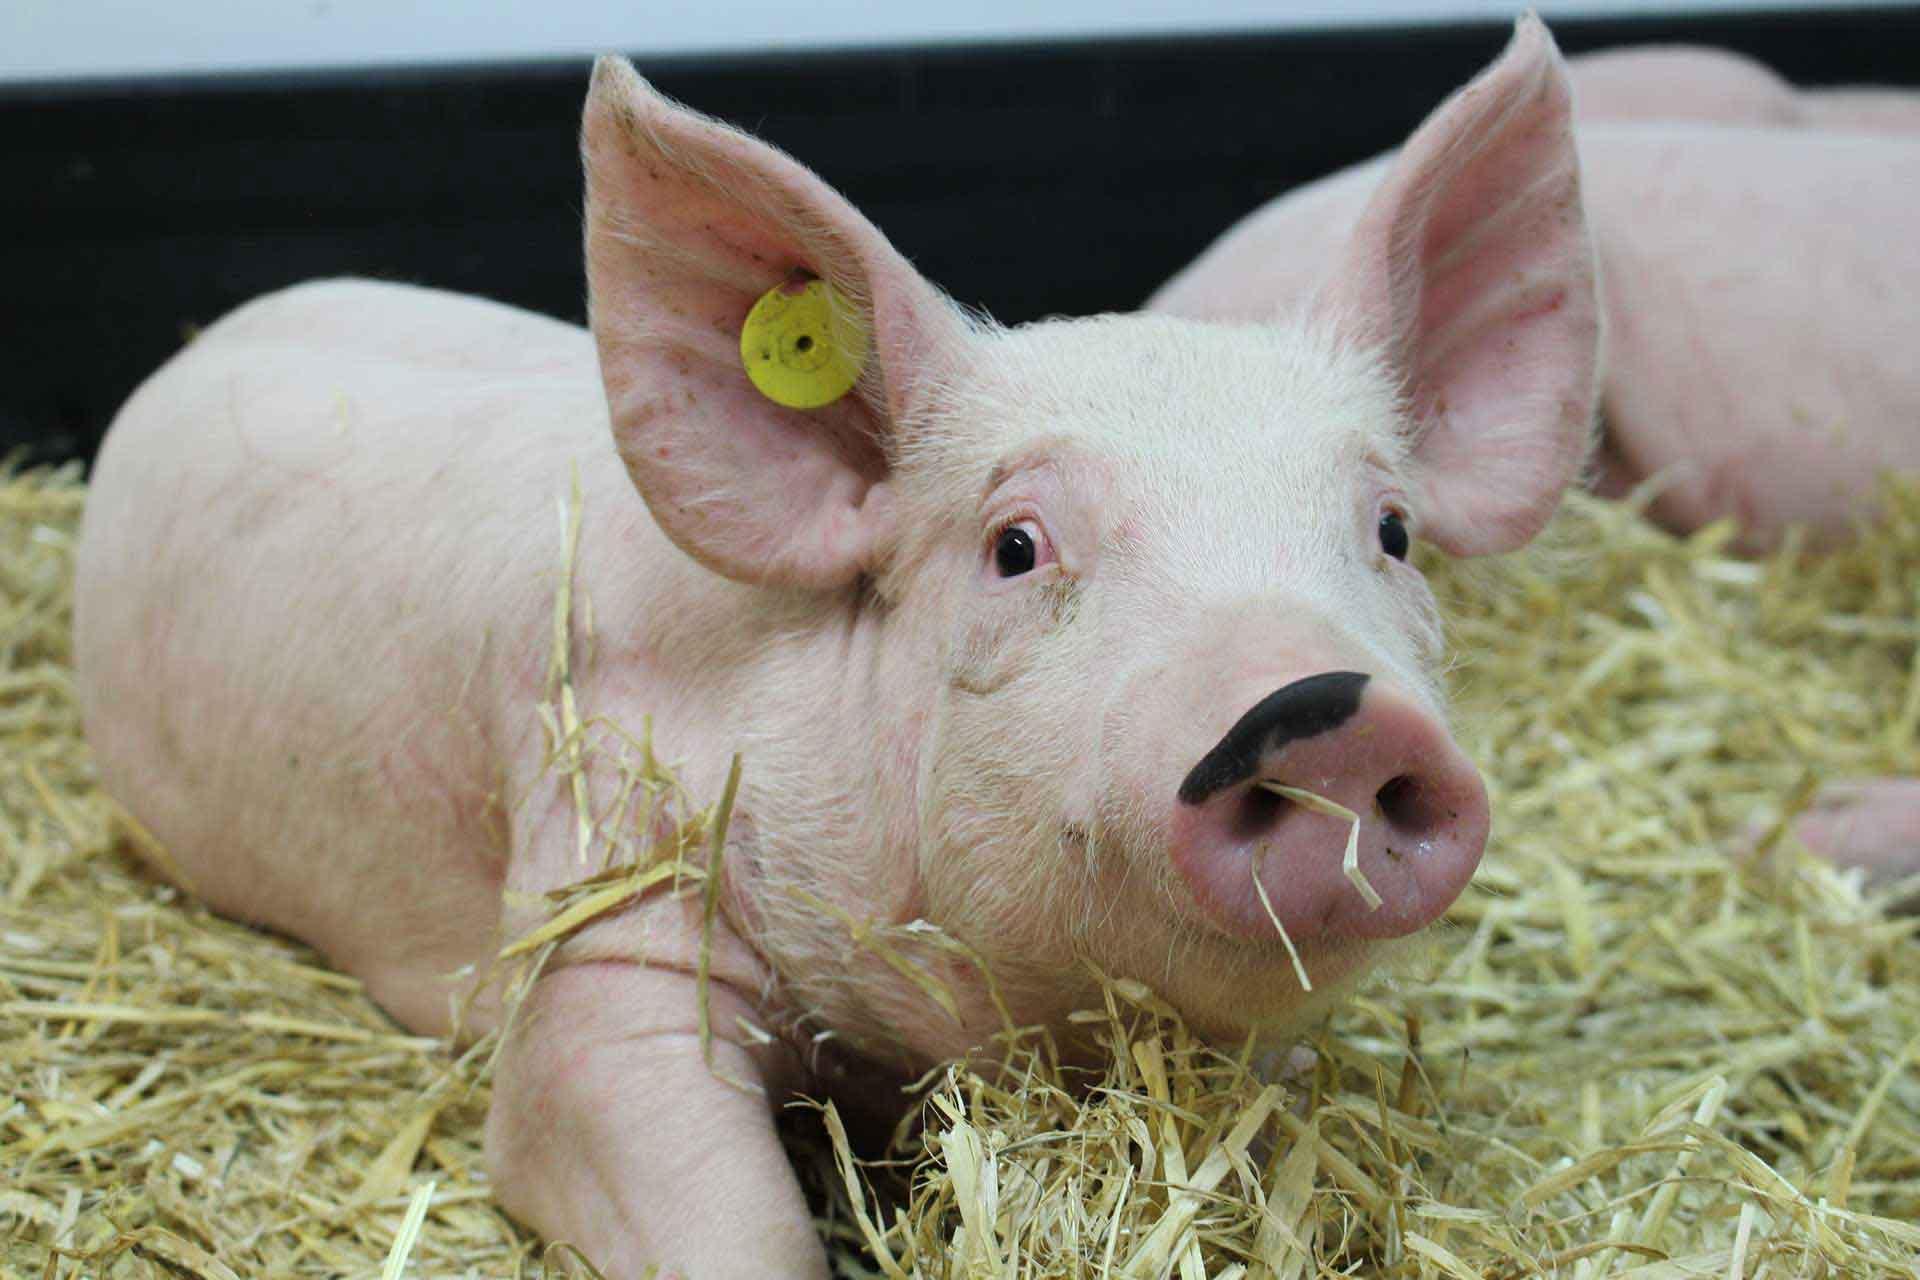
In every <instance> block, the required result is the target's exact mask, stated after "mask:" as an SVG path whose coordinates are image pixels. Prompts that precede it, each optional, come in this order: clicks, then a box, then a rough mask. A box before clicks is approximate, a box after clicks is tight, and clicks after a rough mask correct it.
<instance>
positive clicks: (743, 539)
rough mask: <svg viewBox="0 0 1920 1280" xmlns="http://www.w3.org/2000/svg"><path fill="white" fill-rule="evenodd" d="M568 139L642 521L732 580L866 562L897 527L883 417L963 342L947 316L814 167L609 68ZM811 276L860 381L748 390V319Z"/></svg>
mask: <svg viewBox="0 0 1920 1280" xmlns="http://www.w3.org/2000/svg"><path fill="white" fill-rule="evenodd" d="M581 146H582V151H583V153H584V158H585V162H586V170H587V219H586V258H587V283H588V288H589V293H590V297H591V312H592V326H593V333H594V340H595V343H596V344H597V346H598V348H599V354H600V371H601V378H602V381H603V382H604V383H605V386H606V393H607V403H608V408H609V411H610V413H611V417H612V425H613V434H614V441H615V444H616V445H617V447H618V449H619V451H620V456H621V458H622V459H623V460H624V461H625V463H626V466H627V470H628V472H629V473H630V474H631V475H632V477H633V482H634V484H635V485H636V486H637V487H638V488H639V490H640V493H641V495H642V496H643V497H644V498H645V499H646V502H647V506H648V508H649V509H650V510H651V511H652V513H653V517H654V519H655V521H656V522H657V523H658V524H659V525H660V527H661V529H663V530H664V531H665V532H666V534H667V536H668V537H670V538H672V539H673V541H674V542H675V543H676V544H677V545H678V546H679V547H680V548H681V549H682V550H684V551H685V552H687V554H689V555H691V556H692V557H694V559H696V560H698V561H700V562H701V563H702V564H704V565H706V566H707V567H708V568H710V569H712V570H714V571H715V572H716V573H721V574H724V575H726V576H727V577H729V578H734V579H738V580H740V581H742V582H751V583H760V584H766V585H778V586H792V587H808V588H815V589H830V588H835V587H841V586H845V585H847V584H849V583H852V582H854V581H855V580H856V579H857V578H859V577H860V576H861V575H862V574H863V573H866V572H869V571H871V570H873V569H874V568H876V567H877V566H878V564H879V562H880V561H881V560H883V559H884V558H885V555H886V553H887V549H888V547H889V545H890V544H891V543H892V541H893V539H894V536H895V529H894V522H895V518H896V517H895V512H894V506H893V501H892V494H893V487H892V486H891V485H890V484H889V483H888V477H889V458H890V457H891V456H893V454H894V451H895V436H896V427H897V424H898V423H899V422H900V421H901V420H902V418H903V417H904V416H906V414H907V408H908V406H909V405H911V404H912V403H914V402H915V400H916V386H917V384H918V385H925V384H926V380H927V379H928V378H937V377H939V371H940V370H941V368H942V367H943V365H944V362H945V361H946V360H947V359H949V358H951V357H952V356H953V355H954V354H955V352H956V349H957V348H958V347H959V346H960V345H961V344H962V343H963V342H964V341H965V334H966V329H965V322H964V321H963V320H962V318H961V316H960V313H959V312H958V310H957V309H956V308H954V307H953V306H952V305H951V304H950V303H948V302H947V301H946V299H945V298H943V297H942V296H941V295H940V294H939V292H938V291H937V290H935V289H934V288H933V287H932V286H931V285H929V284H928V283H927V282H926V281H925V280H924V279H922V278H921V277H920V275H919V274H918V273H917V272H915V271H914V269H913V268H912V267H911V266H910V265H908V263H907V262H906V261H905V259H903V258H902V257H901V256H900V255H899V254H898V253H897V252H895V251H894V249H893V247H892V246H891V245H889V244H888V243H887V241H886V239H885V238H884V237H883V236H882V235H881V234H880V233H879V231H877V230H876V229H875V228H874V227H873V226H872V225H871V224H869V223H868V222H867V221H866V220H865V219H863V218H862V217H861V216H860V214H859V213H858V212H856V211H855V210H854V208H853V207H852V206H851V205H849V204H848V203H847V202H846V201H845V200H844V199H842V198H841V197H840V196H839V195H837V194H836V193H835V192H833V191H832V190H831V189H830V188H829V187H827V185H826V184H825V183H823V182H822V181H820V179H819V178H817V177H815V176H814V175H813V174H812V173H810V172H809V171H808V170H807V169H805V168H804V167H803V166H801V165H799V164H798V163H796V162H795V161H793V160H792V159H790V158H788V157H787V156H785V155H783V154H781V153H780V152H778V151H775V150H774V149H773V148H771V147H768V146H766V145H764V144H762V143H760V142H757V141H755V140H754V139H752V138H749V137H747V136H746V135H745V134H742V133H739V132H737V131H735V130H733V129H731V128H729V127H727V126H726V125H723V124H720V123H718V122H717V121H713V120H709V119H707V118H705V117H703V116H700V115H697V114H695V113H693V112H691V111H688V110H686V109H685V108H682V107H679V106H676V105H675V104H673V103H671V102H668V101H667V100H666V99H664V98H662V97H661V96H660V95H659V94H657V93H655V92H654V91H653V89H652V88H651V87H649V86H648V85H647V84H646V82H645V81H643V80H642V79H641V78H640V77H639V75H638V74H636V73H635V71H634V70H633V68H632V66H631V65H629V64H628V63H627V62H626V61H625V60H624V59H617V58H603V59H601V60H600V62H599V63H598V64H597V65H596V66H595V67H594V73H593V87H592V90H591V92H590V93H589V95H588V99H587V109H586V119H585V122H584V125H583V128H582V143H581ZM811 280H818V281H820V282H822V284H823V285H824V290H823V291H822V296H824V297H826V298H827V299H828V300H829V302H828V305H830V306H831V308H833V313H834V315H835V317H836V319H835V322H834V323H833V324H832V325H831V326H829V328H828V330H827V331H826V332H825V333H824V334H823V340H824V341H826V342H828V343H831V342H832V341H833V340H834V338H833V335H834V334H840V335H843V337H842V339H841V341H842V344H843V345H845V344H847V343H848V342H851V343H852V344H853V345H855V346H858V347H860V348H863V350H860V351H856V352H854V353H853V354H852V356H851V357H850V359H851V361H852V366H851V367H853V368H858V369H859V376H858V379H857V381H854V383H853V385H852V386H851V388H850V389H847V390H845V391H844V393H841V387H843V386H844V385H845V380H843V381H842V382H841V384H840V385H838V386H834V385H829V386H826V388H825V390H824V391H820V390H819V389H818V388H806V387H803V388H802V390H801V393H800V394H798V395H795V394H789V393H788V392H787V391H783V390H781V389H780V388H778V387H775V389H774V390H773V391H772V392H771V393H770V392H768V391H763V390H761V389H760V387H759V386H758V385H757V384H756V382H755V381H754V380H753V379H750V378H749V376H748V374H747V371H746V368H745V366H744V365H743V357H742V352H741V334H742V329H743V326H745V325H746V323H747V317H748V313H749V312H750V311H752V309H753V307H754V304H755V303H756V302H758V301H759V300H760V299H761V298H762V297H764V296H766V295H767V294H768V293H769V291H771V290H776V289H779V288H780V287H781V286H782V285H783V284H784V285H786V287H787V289H788V290H790V291H798V290H799V289H800V287H801V286H802V284H803V283H805V282H807V281H811ZM763 314H764V313H763ZM847 334H852V335H856V337H855V338H853V339H847V338H845V337H844V335H847ZM796 346H797V349H798V350H799V352H800V353H801V354H802V355H803V356H820V355H822V354H823V353H822V352H821V351H820V349H819V347H818V346H816V345H815V340H814V339H813V338H811V337H805V338H804V340H803V339H796ZM824 355H826V356H828V357H833V358H839V357H842V356H845V355H846V353H845V352H838V351H828V352H825V353H824ZM848 378H849V379H851V372H850V371H849V374H848ZM803 381H805V379H804V378H803ZM829 381H830V380H829ZM813 391H818V394H810V392H813ZM776 397H778V398H776ZM822 398H825V400H826V402H825V403H821V404H814V405H813V406H812V407H793V403H792V402H794V401H796V400H797V401H800V402H803V403H804V402H807V401H818V400H820V399H822ZM782 401H785V402H786V403H783V402H782Z"/></svg>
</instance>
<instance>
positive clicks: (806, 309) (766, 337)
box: [740, 277, 867, 409]
mask: <svg viewBox="0 0 1920 1280" xmlns="http://www.w3.org/2000/svg"><path fill="white" fill-rule="evenodd" d="M740 363H741V364H743V365H745V366H746V369H747V376H748V377H749V378H751V379H753V385H754V386H756V387H758V388H760V394H761V395H763V396H765V397H766V398H767V399H769V400H771V401H773V402H774V403H775V404H783V405H785V406H786V407H787V408H789V409H818V408H820V407H821V406H822V405H828V404H832V403H833V402H834V401H835V400H838V399H839V398H840V397H841V396H844V395H845V394H847V392H849V391H851V390H853V384H854V383H856V382H858V381H859V380H860V371H861V370H862V369H864V368H866V366H867V331H866V327H865V326H864V325H862V324H861V323H860V319H859V317H858V316H856V315H855V314H854V311H853V308H852V307H850V306H848V305H846V303H845V302H844V301H843V300H842V299H841V298H840V296H839V295H838V294H836V293H835V292H834V291H833V290H832V289H831V288H830V287H828V285H827V282H826V281H824V280H804V282H803V279H802V278H800V277H796V278H794V279H790V280H785V281H782V282H781V283H779V284H777V285H775V286H773V288H771V289H769V290H767V291H766V292H765V293H764V294H762V295H760V301H758V302H756V303H754V304H753V310H751V311H749V312H747V321H746V323H745V324H743V325H741V326H740Z"/></svg>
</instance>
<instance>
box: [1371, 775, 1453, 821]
mask: <svg viewBox="0 0 1920 1280" xmlns="http://www.w3.org/2000/svg"><path fill="white" fill-rule="evenodd" d="M1373 802H1374V804H1375V805H1376V806H1377V807H1378V808H1379V810H1380V816H1381V817H1382V818H1385V819H1386V820H1387V825H1388V826H1390V827H1392V828H1394V829H1395V830H1397V831H1403V832H1405V833H1407V834H1408V835H1420V834H1424V833H1425V832H1428V831H1431V830H1432V829H1433V828H1435V827H1437V826H1440V825H1441V824H1442V823H1444V822H1445V821H1446V820H1447V814H1446V812H1445V811H1444V809H1443V808H1442V807H1441V805H1440V804H1439V803H1437V801H1436V799H1435V797H1434V796H1433V795H1432V794H1431V793H1430V792H1429V791H1428V790H1427V788H1425V787H1423V786H1422V785H1421V784H1420V780H1419V779H1418V778H1416V777H1414V776H1412V775H1411V774H1406V773H1403V774H1400V775H1398V776H1397V777H1393V778H1389V779H1388V780H1387V784H1386V785H1385V786H1383V787H1381V788H1380V790H1379V791H1377V792H1376V793H1374V797H1373Z"/></svg>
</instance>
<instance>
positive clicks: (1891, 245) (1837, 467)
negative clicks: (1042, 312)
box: [1149, 50, 1920, 546]
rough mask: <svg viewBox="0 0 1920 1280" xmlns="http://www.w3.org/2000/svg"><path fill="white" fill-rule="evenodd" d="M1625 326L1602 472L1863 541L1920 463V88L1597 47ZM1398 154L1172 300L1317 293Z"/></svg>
mask: <svg viewBox="0 0 1920 1280" xmlns="http://www.w3.org/2000/svg"><path fill="white" fill-rule="evenodd" d="M1571 71H1572V79H1573V84H1574V90H1575V102H1576V108H1577V120H1578V122H1579V126H1578V129H1577V138H1578V141H1579V148H1580V158H1581V171H1582V189H1583V192H1584V195H1585V199H1586V203H1587V208H1588V215H1589V219H1590V222H1591V225H1592V227H1593V234H1594V242H1595V248H1596V251H1597V254H1598V257H1599V263H1600V282H1601V296H1602V299H1603V305H1604V311H1605V316H1606V323H1607V344H1606V364H1605V382H1604V393H1603V398H1602V421H1603V424H1604V427H1605V435H1604V438H1603V442H1602V448H1601V454H1600V456H1599V459H1598V461H1599V464H1600V474H1599V477H1598V479H1599V482H1600V484H1601V485H1602V487H1603V489H1605V490H1606V491H1609V492H1614V493H1618V492H1622V491H1624V490H1625V489H1626V488H1627V487H1628V486H1630V485H1632V484H1635V483H1638V482H1639V481H1641V480H1645V479H1647V478H1648V477H1650V476H1653V475H1655V474H1656V473H1661V474H1663V479H1664V481H1665V484H1664V487H1663V489H1662V490H1661V492H1660V494H1659V496H1658V497H1657V498H1656V500H1655V503H1654V507H1653V512H1654V514H1655V515H1656V516H1657V517H1659V518H1660V519H1661V520H1662V521H1663V522H1665V523H1667V524H1669V525H1671V526H1673V527H1675V528H1680V529H1691V528H1695V527H1698V526H1699V525H1702V524H1704V523H1706V522H1707V521H1709V520H1712V519H1717V518H1720V517H1723V516H1732V517H1734V518H1736V519H1737V520H1738V521H1739V522H1740V524H1741V525H1742V527H1743V528H1744V529H1745V530H1747V531H1748V537H1749V539H1750V545H1753V546H1765V545H1769V544H1771V543H1772V542H1774V541H1775V540H1776V539H1777V538H1778V537H1779V536H1780V534H1781V533H1782V531H1783V530H1784V528H1785V527H1786V526H1788V525H1790V524H1795V523H1798V524H1803V525H1806V526H1807V527H1808V528H1809V530H1810V531H1811V533H1812V534H1813V535H1814V537H1815V538H1816V539H1819V540H1822V541H1826V542H1832V541H1834V540H1837V539H1839V538H1842V537H1844V536H1845V535H1846V534H1847V532H1848V531H1849V528H1850V521H1851V519H1852V518H1853V517H1854V516H1855V515H1857V514H1859V512H1860V510H1861V508H1860V502H1861V500H1862V498H1863V496H1864V495H1866V494H1868V493H1869V492H1870V491H1871V489H1872V486H1873V483H1874V481H1875V479H1876V477H1877V476H1878V475H1879V474H1880V473H1881V472H1883V471H1887V470H1902V471H1910V470H1915V469H1920V361H1916V360H1915V358H1914V353H1915V351H1916V349H1920V236H1916V235H1915V234H1914V229H1915V227H1916V226H1920V95H1917V94H1902V93H1898V92H1894V91H1878V92H1875V91H1842V92H1832V93H1803V92H1799V91H1796V90H1794V89H1793V88H1792V87H1791V86H1788V85H1786V84H1785V83H1784V82H1782V81H1780V80H1779V79H1778V78H1777V77H1774V76H1773V75H1772V74H1771V73H1770V72H1768V71H1766V70H1765V69H1764V68H1761V67H1758V66H1757V65H1756V64H1753V63H1750V62H1746V61H1745V60H1743V59H1739V58H1735V57H1732V56H1730V55H1724V54H1719V53H1715V52H1712V51H1705V50H1664V51H1651V52H1628V53H1618V54H1607V55H1599V56H1596V57H1593V58H1587V59H1575V60H1574V61H1573V63H1572V64H1571ZM1387 163H1388V160H1387V159H1382V160H1376V161H1373V162H1371V163H1368V164H1364V165H1360V166H1358V167H1356V168H1353V169H1349V170H1346V171H1343V172H1342V173H1340V174H1337V175H1335V176H1333V177H1331V178H1327V179H1324V180H1322V181H1320V182H1317V183H1314V184H1312V185H1311V186H1308V187H1306V188H1303V189H1301V190H1300V191H1298V192H1294V193H1291V194H1289V195H1287V196H1284V197H1282V198H1280V199H1278V200H1276V201H1274V202H1273V203H1272V204H1270V205H1268V206H1267V207H1265V208H1264V209H1261V210H1259V211H1258V212H1256V213H1254V214H1252V215H1250V216H1249V217H1248V218H1247V219H1246V220H1245V221H1243V222H1241V223H1240V224H1239V225H1237V226H1236V227H1234V228H1233V229H1232V230H1230V231H1228V232H1227V233H1226V234H1225V235H1224V236H1222V237H1221V239H1220V240H1219V241H1218V242H1216V243H1215V244H1214V245H1213V246H1212V247H1211V248H1210V249H1209V250H1208V251H1207V252H1206V253H1205V254H1203V255H1202V256H1201V257H1200V258H1199V259H1198V260H1196V261H1195V262H1194V263H1193V264H1192V265H1191V266H1189V267H1188V268H1186V269H1185V270H1184V271H1183V272H1182V273H1181V274H1180V275H1178V276H1176V277H1175V278H1174V279H1173V280H1171V281H1170V282H1169V283H1168V284H1167V285H1165V286H1164V287H1163V288H1162V289H1161V290H1160V291H1159V293H1157V294H1156V295H1155V297H1154V299H1153V300H1152V302H1151V303H1150V304H1149V305H1150V307H1151V309H1154V310H1158V311H1163V312H1166V313H1168V314H1174V315H1183V316H1189V317H1196V318H1205V319H1229V320H1246V319H1251V318H1254V317H1271V316H1273V315H1275V314H1277V313H1284V312H1285V311H1286V310H1287V309H1288V308H1291V307H1293V306H1297V305H1300V304H1301V303H1302V302H1303V300H1305V299H1307V298H1310V297H1311V296H1312V295H1313V292H1314V290H1315V289H1316V288H1317V287H1318V286H1319V284H1320V283H1321V276H1322V275H1323V273H1324V271H1325V270H1326V263H1327V262H1328V261H1329V260H1330V257H1331V254H1332V251H1333V250H1334V248H1336V247H1337V246H1338V244H1339V243H1340V242H1341V239H1342V238H1343V237H1344V236H1345V235H1346V234H1347V232H1348V230H1349V229H1350V228H1351V227H1352V226H1353V224H1354V223H1355V221H1356V220H1357V219H1358V217H1359V216H1360V211H1361V209H1362V207H1363V206H1364V204H1365V203H1366V200H1367V198H1368V196H1369V194H1370V193H1371V192H1372V190H1373V189H1374V187H1376V186H1377V185H1378V183H1379V181H1380V177H1381V174H1382V173H1383V172H1384V170H1385V167H1386V164H1387Z"/></svg>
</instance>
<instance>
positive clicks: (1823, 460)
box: [1582, 124, 1920, 537]
mask: <svg viewBox="0 0 1920 1280" xmlns="http://www.w3.org/2000/svg"><path fill="white" fill-rule="evenodd" d="M1582 155H1583V158H1584V159H1585V162H1586V164H1587V167H1588V169H1589V171H1590V175H1591V176H1590V178H1589V181H1588V184H1587V201H1588V207H1589V209H1590V211H1591V213H1592V215H1593V223H1594V227H1595V239H1596V245H1597V248H1598V250H1599V254H1600V264H1601V276H1602V284H1603V288H1604V290H1605V294H1606V300H1607V323H1608V334H1607V342H1608V368H1609V374H1608V378H1607V386H1606V398H1605V401H1604V411H1605V417H1606V422H1607V428H1608V443H1609V447H1610V449H1611V450H1612V451H1613V453H1614V454H1615V457H1614V458H1613V459H1612V460H1613V461H1615V462H1624V463H1625V470H1626V471H1627V473H1628V474H1630V475H1636V476H1645V475H1650V474H1653V473H1654V472H1657V471H1661V470H1662V469H1665V468H1669V467H1673V468H1675V470H1674V471H1673V472H1672V474H1671V483H1670V485H1669V487H1668V488H1667V489H1666V491H1665V493H1664V494H1663V496H1662V498H1661V499H1660V504H1659V506H1658V507H1657V508H1656V510H1657V512H1658V513H1659V514H1661V515H1662V517H1663V518H1665V519H1667V520H1669V521H1670V522H1672V523H1675V524H1677V525H1680V526H1683V527H1692V526H1694V525H1698V524H1700V523H1702V522H1704V521H1705V520H1708V519H1713V518H1717V517H1719V516H1724V515H1733V516H1736V517H1738V518H1739V519H1740V520H1741V522H1742V524H1743V525H1746V526H1749V527H1754V528H1758V529H1762V530H1768V529H1772V530H1777V529H1778V528H1779V527H1780V526H1782V525H1784V524H1786V523H1788V522H1805V523H1808V524H1809V525H1811V526H1812V527H1813V528H1814V530H1815V532H1816V534H1824V535H1825V536H1828V537H1834V536H1839V535H1841V534H1842V533H1844V524H1843V523H1842V513H1844V511H1845V510H1846V509H1847V506H1848V503H1847V501H1846V499H1845V497H1844V495H1848V494H1857V493H1861V492H1863V491H1865V490H1867V489H1868V488H1870V486H1871V485H1872V483H1873V479H1874V476H1875V475H1876V474H1877V473H1878V472H1880V471H1883V470H1887V469H1912V468H1914V467H1917V466H1920V363H1916V362H1915V360H1914V358H1913V353H1914V351H1915V349H1916V347H1920V236H1916V235H1915V229H1916V227H1920V132H1913V133H1907V134H1902V133H1899V132H1868V131H1864V130H1863V131H1858V132H1855V131H1850V130H1825V129H1795V128H1785V129H1778V128H1733V127H1714V126H1710V125H1703V126H1685V125H1658V124H1650V125H1617V126H1614V125H1609V126H1594V127H1591V128H1589V129H1587V130H1584V131H1583V133H1582Z"/></svg>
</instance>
